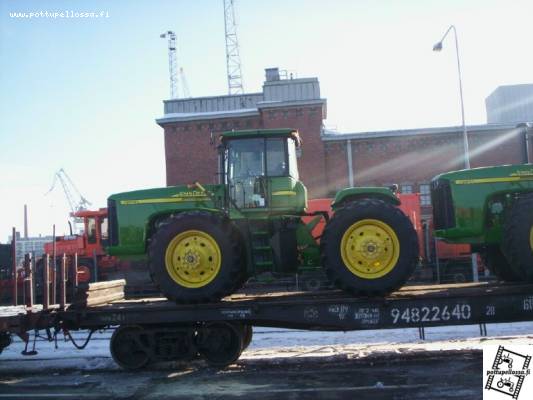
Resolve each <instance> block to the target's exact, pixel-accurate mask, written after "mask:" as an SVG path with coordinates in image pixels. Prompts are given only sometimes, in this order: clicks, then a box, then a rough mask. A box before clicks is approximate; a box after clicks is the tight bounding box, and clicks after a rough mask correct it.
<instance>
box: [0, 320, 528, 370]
mask: <svg viewBox="0 0 533 400" xmlns="http://www.w3.org/2000/svg"><path fill="white" fill-rule="evenodd" d="M111 334H112V331H111V330H107V331H104V332H95V334H94V335H93V338H92V340H91V342H89V344H88V346H87V347H86V348H85V349H84V350H77V349H76V348H75V347H74V346H73V345H72V344H71V343H68V342H65V341H64V340H63V339H62V337H59V338H58V348H57V349H56V348H55V346H54V343H53V342H52V343H49V342H47V341H45V340H44V339H41V338H38V339H37V342H36V349H37V351H38V354H37V355H35V356H23V355H22V354H21V351H22V350H24V344H23V343H22V342H21V340H20V339H18V338H14V343H13V344H12V345H11V346H9V347H8V348H6V349H5V350H4V352H3V353H2V354H0V373H5V372H15V371H20V372H31V371H36V370H38V369H40V368H53V369H55V370H62V369H72V368H73V369H77V370H102V369H111V370H112V369H118V366H116V364H115V363H114V362H113V360H112V358H111V354H110V352H109V338H110V337H111ZM72 335H73V337H74V339H75V340H76V342H77V343H79V344H81V343H83V342H84V339H85V338H86V337H87V332H85V331H80V332H73V333H72ZM487 335H488V338H480V337H479V336H480V335H479V326H478V325H463V326H446V327H434V328H426V340H425V341H423V340H421V339H420V338H419V336H418V329H413V328H406V329H391V330H369V331H352V332H322V331H303V330H290V329H279V328H261V327H257V328H254V336H253V340H252V343H251V345H250V347H249V348H248V349H247V350H246V351H245V352H244V353H243V355H242V356H241V359H242V360H256V359H261V358H275V357H284V358H285V357H297V358H300V357H308V356H313V357H321V356H331V355H339V354H351V355H354V354H356V355H358V356H364V355H368V354H370V353H375V352H391V351H394V352H400V353H401V352H404V351H417V350H428V351H435V350H440V349H448V350H451V349H457V350H462V349H480V348H481V347H482V344H483V343H488V342H494V341H498V340H499V339H498V338H499V337H507V338H509V337H511V338H509V339H508V340H512V341H513V342H517V343H518V342H520V343H522V342H527V343H529V344H533V322H518V323H502V324H489V325H487ZM31 349H32V345H31V344H30V346H29V350H31Z"/></svg>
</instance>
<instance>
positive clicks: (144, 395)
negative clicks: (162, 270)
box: [0, 350, 482, 400]
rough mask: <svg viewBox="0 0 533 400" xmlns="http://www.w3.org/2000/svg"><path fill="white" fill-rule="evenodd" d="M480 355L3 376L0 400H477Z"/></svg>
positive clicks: (279, 360)
mask: <svg viewBox="0 0 533 400" xmlns="http://www.w3.org/2000/svg"><path fill="white" fill-rule="evenodd" d="M481 369H482V357H481V352H480V351H479V350H455V351H432V352H426V351H420V352H414V353H408V354H398V353H397V352H390V353H380V354H379V356H375V357H374V356H367V357H364V358H361V359H351V358H350V357H349V356H348V355H343V356H334V357H327V358H324V357H306V358H302V359H296V360H295V359H294V358H284V357H281V358H277V359H274V360H273V359H249V360H246V359H245V360H242V361H239V362H238V363H237V364H235V365H233V366H231V367H229V368H226V369H224V370H220V371H219V370H214V369H210V368H207V367H206V366H205V365H204V364H203V363H201V362H198V363H197V364H194V365H192V366H190V365H189V366H187V367H185V366H180V365H178V364H161V365H155V366H153V367H152V368H151V369H150V370H148V371H144V372H137V373H131V372H123V371H120V370H116V369H115V370H91V371H79V370H75V371H72V372H65V371H61V372H55V373H54V372H48V373H44V374H39V375H36V374H35V373H32V374H30V373H27V374H25V373H23V372H18V373H13V374H9V373H8V374H6V375H4V376H2V377H1V378H0V398H2V399H6V398H13V399H15V398H17V399H19V398H31V399H39V398H57V399H61V398H64V399H69V398H83V399H91V398H95V399H96V398H97V399H104V398H131V399H157V400H164V399H167V398H168V399H170V398H174V399H210V400H212V399H221V400H222V399H239V398H242V399H252V398H253V399H268V400H270V399H272V400H278V399H354V398H370V397H371V398H372V399H390V398H392V399H428V398H438V399H464V398H468V399H477V398H479V399H481V398H482V376H481Z"/></svg>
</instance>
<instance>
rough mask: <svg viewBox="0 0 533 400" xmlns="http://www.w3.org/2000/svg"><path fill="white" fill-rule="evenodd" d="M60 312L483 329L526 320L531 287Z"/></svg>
mask: <svg viewBox="0 0 533 400" xmlns="http://www.w3.org/2000/svg"><path fill="white" fill-rule="evenodd" d="M59 314H60V319H61V320H62V321H64V322H65V323H66V324H68V325H71V326H73V327H79V328H94V327H97V326H105V325H123V324H128V325H130V324H180V323H183V324H188V323H196V322H213V321H242V322H243V323H247V324H251V325H257V326H277V327H286V328H304V329H323V330H358V329H386V328H396V327H424V326H437V325H456V324H482V323H491V322H511V321H528V320H533V285H517V284H486V283H481V284H451V285H426V286H411V287H405V288H402V289H401V290H399V291H397V292H394V293H392V294H391V295H389V296H387V297H386V298H356V297H351V296H350V295H348V294H346V293H344V292H341V291H327V292H317V293H308V292H283V293H268V294H254V295H253V296H250V295H234V296H231V297H228V298H225V299H223V300H222V301H221V302H219V303H213V304H197V305H177V304H174V303H172V302H169V301H167V300H166V299H140V300H121V301H116V302H113V303H110V304H106V305H101V306H97V307H88V308H84V309H74V308H70V309H67V310H65V311H61V312H59Z"/></svg>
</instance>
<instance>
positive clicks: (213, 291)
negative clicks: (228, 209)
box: [149, 211, 245, 303]
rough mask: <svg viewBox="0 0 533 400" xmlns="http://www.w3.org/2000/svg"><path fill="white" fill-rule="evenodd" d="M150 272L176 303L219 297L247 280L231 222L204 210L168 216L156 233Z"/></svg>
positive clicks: (208, 300) (211, 299)
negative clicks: (244, 277)
mask: <svg viewBox="0 0 533 400" xmlns="http://www.w3.org/2000/svg"><path fill="white" fill-rule="evenodd" d="M149 256H150V263H149V267H150V272H151V274H152V277H153V279H154V281H155V282H156V283H157V284H158V285H159V288H160V290H161V292H163V294H164V295H165V296H166V297H167V298H169V299H170V300H173V301H176V302H177V303H201V302H212V301H217V300H220V299H221V298H222V297H224V296H227V295H229V294H231V293H233V292H234V291H235V290H236V289H237V287H238V286H239V285H242V283H243V282H244V279H243V276H244V273H245V268H244V257H242V246H241V240H240V238H239V236H238V234H237V231H236V229H235V228H234V227H233V225H232V223H231V222H230V221H228V220H223V219H222V218H221V217H220V216H218V215H215V214H212V213H208V212H201V211H192V212H183V213H180V214H178V215H174V216H172V217H170V218H169V219H167V220H166V221H165V222H164V223H163V224H162V225H161V226H160V227H159V229H158V230H157V231H156V232H155V233H154V235H153V237H152V240H151V243H150V246H149Z"/></svg>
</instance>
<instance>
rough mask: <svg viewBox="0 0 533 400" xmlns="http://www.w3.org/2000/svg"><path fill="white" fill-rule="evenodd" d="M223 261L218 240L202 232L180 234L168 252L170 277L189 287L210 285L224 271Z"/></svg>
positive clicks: (166, 261)
mask: <svg viewBox="0 0 533 400" xmlns="http://www.w3.org/2000/svg"><path fill="white" fill-rule="evenodd" d="M221 262H222V256H221V254H220V247H219V246H218V244H217V242H216V240H215V239H214V238H213V237H212V236H211V235H209V234H207V233H205V232H202V231H196V230H190V231H185V232H182V233H180V234H178V235H176V236H175V237H174V239H172V240H171V241H170V243H169V244H168V246H167V251H166V252H165V266H166V268H167V272H168V274H169V275H170V277H171V278H172V279H173V280H174V281H175V282H176V283H177V284H178V285H181V286H183V287H186V288H200V287H203V286H206V285H207V284H209V283H210V282H211V281H212V280H213V279H215V277H216V276H217V275H218V273H219V272H220V265H221Z"/></svg>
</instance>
